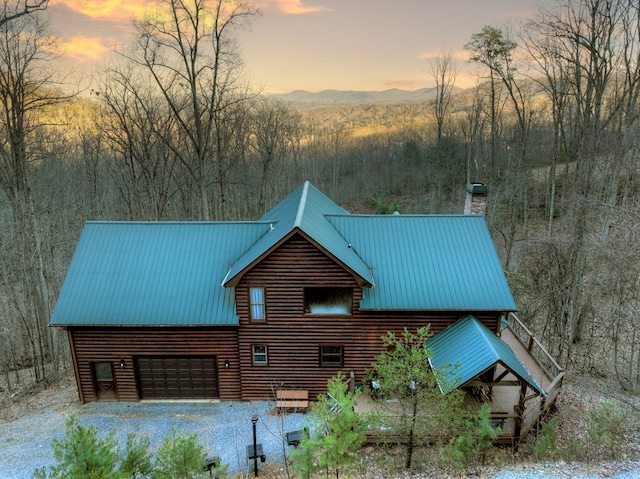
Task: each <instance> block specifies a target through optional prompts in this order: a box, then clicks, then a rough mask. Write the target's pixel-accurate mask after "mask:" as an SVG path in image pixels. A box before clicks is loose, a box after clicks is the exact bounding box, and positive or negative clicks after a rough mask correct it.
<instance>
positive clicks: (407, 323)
mask: <svg viewBox="0 0 640 479" xmlns="http://www.w3.org/2000/svg"><path fill="white" fill-rule="evenodd" d="M408 280H409V281H410V279H408ZM252 286H260V287H263V288H264V291H265V311H266V320H265V321H260V322H251V320H250V316H249V309H250V302H249V288H250V287H252ZM307 287H341V288H351V289H352V290H353V303H352V314H350V315H309V314H305V312H304V308H305V304H304V291H305V288H307ZM399 287H401V285H399ZM235 295H236V310H237V314H238V316H239V319H240V324H239V327H238V328H205V327H184V328H177V327H176V328H157V327H148V328H137V327H136V328H133V327H132V328H128V327H112V328H108V327H100V328H98V327H87V328H69V329H68V335H69V341H70V344H71V349H72V351H73V352H74V366H75V369H76V379H77V382H78V392H79V397H80V400H81V401H82V402H87V401H95V400H96V399H97V397H96V391H95V387H94V383H93V374H92V370H91V363H92V362H112V363H113V365H114V368H113V371H114V379H115V382H116V387H117V395H118V399H119V400H120V401H137V400H139V399H140V395H139V391H138V379H137V378H136V377H135V370H134V357H135V356H138V355H148V356H153V355H155V356H162V355H198V354H203V355H214V356H216V358H217V366H218V387H219V395H220V399H221V400H238V399H243V400H249V399H261V400H264V399H270V400H271V399H273V398H275V390H276V389H278V388H281V387H285V388H298V389H306V390H308V391H309V394H310V396H309V397H310V398H315V397H316V396H317V395H318V394H321V393H323V392H324V391H325V390H326V383H327V381H328V380H329V379H330V378H331V377H333V376H334V375H335V374H337V373H338V371H343V372H344V373H345V374H346V375H347V376H348V375H349V371H350V370H351V369H353V370H354V372H355V377H356V381H357V382H360V381H362V379H363V376H364V374H365V371H366V370H367V369H368V368H370V367H371V365H372V364H373V363H374V362H375V359H376V357H377V356H378V355H379V354H380V353H381V352H382V350H383V343H382V340H381V337H382V336H384V335H385V334H386V333H387V332H388V331H393V332H395V333H397V334H399V333H401V332H402V330H403V329H404V328H405V327H406V328H408V329H409V330H412V331H415V329H417V328H418V327H421V326H425V325H427V324H430V325H431V331H432V332H433V333H434V334H435V333H437V332H439V331H441V330H443V329H444V328H445V327H447V326H449V325H450V324H452V323H453V322H455V321H456V320H457V319H459V318H460V317H462V316H464V315H467V314H474V316H476V317H477V318H478V319H479V320H480V321H482V322H483V323H484V324H485V325H486V326H487V327H489V329H491V330H492V331H496V332H497V331H498V325H499V318H500V314H501V313H500V312H495V313H486V312H485V313H479V312H473V311H466V312H379V311H373V312H372V311H360V309H359V302H360V299H361V297H362V288H361V287H360V286H359V285H358V282H357V280H356V278H355V277H354V276H353V275H352V274H351V273H350V272H349V271H348V270H346V269H345V268H344V267H343V266H342V265H340V264H338V263H337V262H336V261H335V260H334V259H333V258H332V257H329V256H327V255H326V254H325V253H324V252H323V251H321V250H320V249H319V248H318V247H317V246H316V245H314V244H313V243H312V242H310V241H309V240H308V239H307V238H305V237H304V236H302V234H295V235H293V236H292V237H291V238H289V239H288V240H286V241H285V242H284V243H283V244H282V245H281V246H280V247H279V248H277V249H276V250H275V251H273V252H272V253H271V254H269V255H268V256H267V257H265V258H263V259H262V260H261V261H260V262H258V264H256V265H255V266H253V267H252V268H251V269H250V270H249V271H247V272H246V273H245V275H244V276H243V277H242V278H241V279H240V281H239V283H238V285H237V286H236V290H235ZM254 345H264V346H266V347H267V354H268V363H267V364H266V365H265V364H256V365H254V364H253V354H252V346H254ZM323 345H324V346H334V345H335V346H342V347H343V364H342V365H321V364H320V346H323ZM121 359H124V360H125V362H126V367H125V368H124V369H120V368H119V367H117V366H118V364H119V362H120V360H121ZM225 360H229V368H228V369H225V367H224V362H225Z"/></svg>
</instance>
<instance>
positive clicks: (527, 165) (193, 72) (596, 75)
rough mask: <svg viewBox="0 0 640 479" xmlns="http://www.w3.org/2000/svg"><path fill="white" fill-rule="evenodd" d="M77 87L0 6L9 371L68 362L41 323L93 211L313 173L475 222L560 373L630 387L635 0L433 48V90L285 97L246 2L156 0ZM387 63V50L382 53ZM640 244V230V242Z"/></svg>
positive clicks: (210, 196)
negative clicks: (471, 192)
mask: <svg viewBox="0 0 640 479" xmlns="http://www.w3.org/2000/svg"><path fill="white" fill-rule="evenodd" d="M160 3H161V8H159V9H158V10H157V11H155V13H153V14H151V13H149V14H148V15H147V16H146V17H145V18H144V19H139V20H136V21H135V22H134V23H133V28H134V29H135V32H136V39H135V41H134V42H133V43H132V44H131V45H128V46H127V47H126V48H124V49H122V50H121V51H119V52H118V60H117V61H116V62H114V63H113V64H110V65H108V67H107V68H106V70H105V71H101V72H97V73H96V78H97V80H95V81H94V83H93V84H92V87H91V89H88V90H81V88H80V87H79V85H78V84H74V83H73V81H71V80H70V77H69V76H65V73H64V71H61V70H60V68H59V65H61V63H60V62H59V58H58V56H57V55H56V52H57V51H58V47H57V45H56V44H55V38H54V37H53V36H51V35H50V33H49V31H48V30H47V24H46V15H47V11H46V7H47V2H46V0H45V1H42V0H40V1H34V0H30V1H29V0H27V2H26V3H25V1H24V0H21V1H18V0H3V3H2V4H0V8H3V9H4V10H3V11H0V374H2V375H4V376H5V378H6V381H7V383H8V385H9V387H12V384H13V385H15V384H16V382H17V381H18V380H19V376H18V375H17V373H15V371H17V370H21V369H29V370H31V371H32V373H33V378H34V380H36V381H38V382H42V383H45V384H46V383H48V382H51V381H54V380H56V379H57V378H58V377H59V375H60V374H68V371H69V368H70V364H69V354H68V351H67V347H68V346H67V339H66V336H65V333H64V331H60V330H57V329H54V328H49V327H48V326H47V323H48V320H49V316H50V313H51V310H52V308H53V307H54V305H55V300H56V297H57V294H58V292H59V290H60V287H61V285H62V281H63V279H64V275H65V273H66V270H67V267H68V265H69V261H70V259H71V255H72V253H73V249H74V247H75V244H76V242H77V239H78V237H79V235H80V232H81V229H82V226H83V224H84V222H85V221H87V220H136V221H147V220H148V221H157V220H203V221H209V220H242V219H256V218H258V217H259V216H260V215H261V214H262V213H263V212H265V211H266V210H267V209H268V208H269V207H270V206H271V205H273V204H274V203H275V202H277V201H279V200H280V199H282V198H283V197H284V196H285V195H286V194H288V193H289V192H291V191H292V190H293V189H294V188H296V187H297V186H299V184H300V183H301V182H303V181H304V180H310V181H311V182H312V183H314V184H315V185H316V186H318V187H319V188H320V189H321V190H323V191H324V192H325V193H326V194H328V195H329V196H330V197H331V198H333V199H334V200H336V201H337V202H338V203H340V204H341V205H343V206H344V207H345V208H346V209H348V210H349V211H352V212H377V213H383V214H384V213H390V212H393V211H394V210H398V211H400V212H401V213H461V212H462V205H463V202H464V187H465V184H466V183H467V182H468V181H482V182H484V183H486V184H487V185H488V187H489V199H488V205H489V208H488V216H487V221H488V223H489V226H490V228H491V232H492V234H493V237H494V241H495V243H496V246H497V248H498V250H499V252H500V255H501V258H502V260H503V265H504V267H505V270H506V272H507V275H508V279H509V281H510V284H511V287H512V290H513V292H514V295H515V298H516V302H517V304H518V307H519V315H520V317H521V319H523V321H524V322H525V324H526V325H527V326H528V327H529V328H530V329H532V330H533V331H534V332H535V334H537V335H538V336H539V337H540V339H541V340H542V342H543V343H544V344H545V345H546V346H547V347H548V349H549V351H550V352H551V353H552V354H553V355H555V356H556V358H557V359H558V361H559V362H560V363H561V364H562V365H563V366H564V367H566V368H567V369H569V370H572V371H585V372H590V373H592V374H597V375H600V374H602V375H604V374H606V375H610V376H612V377H615V378H617V379H618V381H619V382H620V384H621V385H622V386H623V387H625V388H627V389H630V390H638V389H640V321H639V313H640V288H639V282H640V241H637V240H636V239H637V238H636V234H637V233H638V234H640V232H639V231H637V230H638V226H639V225H640V221H639V216H640V203H639V198H640V197H639V195H638V193H639V191H638V189H639V188H640V179H639V178H638V172H639V170H638V167H639V165H638V159H639V158H640V122H639V118H638V114H639V113H640V5H639V4H638V2H637V0H557V2H556V4H555V5H553V6H549V7H547V8H545V9H543V10H541V11H540V12H539V13H537V14H536V15H534V16H532V17H531V18H528V19H525V20H523V22H522V23H521V24H519V25H510V26H509V27H497V26H495V27H492V26H482V25H479V26H478V31H477V32H469V35H468V39H469V40H468V43H467V44H466V45H465V49H466V50H467V52H468V54H469V58H470V60H469V61H470V62H471V63H472V64H475V65H477V71H478V78H477V86H476V87H474V88H469V89H465V90H461V89H459V88H457V87H456V76H457V72H458V69H459V68H460V65H459V64H457V61H456V59H455V56H454V54H453V53H452V52H442V53H441V55H440V56H439V57H438V58H436V59H434V60H431V61H430V62H429V65H428V68H427V69H428V71H430V73H431V76H432V81H433V84H434V85H435V86H436V95H435V96H434V98H433V101H431V102H428V103H424V104H417V103H415V104H405V105H388V106H380V105H375V106H374V105H360V106H351V107H346V106H345V107H332V108H328V107H327V108H315V109H305V110H302V109H296V107H295V105H292V104H287V103H284V102H281V101H277V100H274V99H273V97H270V96H268V95H264V94H262V93H261V92H259V91H257V90H256V89H255V88H254V87H253V86H252V85H251V84H249V83H248V82H247V80H246V79H245V77H244V76H243V71H242V61H241V52H240V51H239V49H238V47H237V45H236V44H235V43H234V35H235V34H236V32H237V28H238V27H240V26H242V25H243V24H245V23H246V22H250V21H259V18H256V17H255V14H256V13H257V10H255V9H254V8H253V7H252V6H251V5H249V4H245V3H243V2H231V1H229V0H162V1H161V2H160ZM381 68H384V66H382V65H381ZM636 245H638V246H636Z"/></svg>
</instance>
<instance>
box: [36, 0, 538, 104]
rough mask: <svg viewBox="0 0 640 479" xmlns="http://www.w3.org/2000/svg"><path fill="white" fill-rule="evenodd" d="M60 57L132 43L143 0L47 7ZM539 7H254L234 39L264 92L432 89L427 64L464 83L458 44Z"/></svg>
mask: <svg viewBox="0 0 640 479" xmlns="http://www.w3.org/2000/svg"><path fill="white" fill-rule="evenodd" d="M50 1H51V3H50V6H49V8H48V13H49V15H50V17H51V25H52V28H53V30H54V33H55V34H56V35H58V36H59V37H60V38H61V39H62V40H63V42H64V44H65V46H66V55H67V57H69V58H70V59H71V60H73V62H75V63H77V64H78V65H80V67H81V68H82V69H84V70H86V71H90V70H92V69H94V68H95V67H98V66H100V65H103V64H104V63H105V62H108V61H109V58H110V51H111V49H112V48H113V47H114V46H115V45H118V44H128V43H129V42H130V41H131V39H132V36H131V35H132V33H131V22H130V20H131V18H133V17H136V16H140V15H142V14H143V12H144V10H145V7H146V6H147V5H148V4H149V3H150V0H50ZM538 3H539V0H484V1H479V0H256V1H254V4H255V5H256V6H258V7H259V8H260V10H261V12H262V15H261V16H256V17H254V18H253V20H252V22H251V24H250V25H249V26H248V27H244V28H243V29H241V30H238V31H237V32H236V35H235V36H236V39H237V41H238V43H239V46H240V51H241V55H242V58H243V60H244V63H245V70H246V72H247V74H248V75H249V78H250V79H251V80H252V81H253V82H254V83H255V84H258V85H261V86H262V87H264V89H265V90H266V91H269V92H273V93H283V92H288V91H292V90H296V89H302V90H309V91H321V90H325V89H336V90H366V91H378V90H385V89H388V88H401V89H406V90H415V89H418V88H424V87H429V86H433V80H432V79H431V77H430V74H429V62H428V59H429V58H430V57H433V56H434V55H437V54H438V53H439V52H442V51H445V50H451V51H453V52H454V53H455V54H456V56H458V55H459V56H460V60H459V63H460V65H459V67H460V70H461V72H460V74H459V75H458V85H459V86H471V82H472V80H471V75H469V73H471V71H470V69H471V67H470V66H469V65H467V63H466V61H465V60H464V58H463V57H464V53H463V51H462V47H463V45H464V44H465V43H466V42H467V41H468V40H469V38H470V36H471V35H472V34H473V33H477V32H479V31H480V30H481V29H482V27H483V26H484V25H492V26H496V27H503V26H505V25H506V24H507V23H508V22H512V21H514V20H517V19H518V18H524V17H528V16H530V15H532V14H533V13H535V11H536V8H537V5H538Z"/></svg>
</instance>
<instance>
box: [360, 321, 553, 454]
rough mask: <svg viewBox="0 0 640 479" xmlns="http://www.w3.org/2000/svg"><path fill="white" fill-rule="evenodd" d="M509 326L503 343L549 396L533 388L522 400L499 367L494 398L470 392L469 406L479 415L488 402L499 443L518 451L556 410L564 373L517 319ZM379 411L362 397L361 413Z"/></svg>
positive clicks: (517, 388)
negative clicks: (499, 431)
mask: <svg viewBox="0 0 640 479" xmlns="http://www.w3.org/2000/svg"><path fill="white" fill-rule="evenodd" d="M509 323H510V325H511V326H509V327H507V328H505V329H504V330H503V331H502V336H501V337H502V339H503V340H504V341H505V342H506V343H507V344H508V345H509V346H510V347H511V349H512V350H513V352H514V353H515V355H516V356H517V357H518V359H519V360H520V361H521V362H522V364H524V366H525V367H526V368H527V370H528V371H529V373H530V374H531V376H532V377H533V378H534V379H535V380H536V382H537V383H538V385H540V386H541V387H542V389H543V390H544V391H545V393H546V394H545V395H544V396H540V395H539V394H538V393H537V392H536V391H534V390H533V389H531V388H530V387H529V388H527V389H526V391H525V393H524V396H523V397H522V398H521V393H522V388H521V386H520V385H519V384H518V381H517V378H516V377H515V376H514V375H513V374H511V373H508V374H506V375H505V376H504V377H501V375H502V373H504V372H505V369H504V368H503V367H502V366H497V367H496V370H495V372H494V375H493V376H494V378H500V381H499V382H496V383H493V384H492V385H491V388H490V389H491V391H490V395H488V396H487V397H483V398H482V399H480V398H478V397H476V396H474V395H473V394H471V393H470V389H468V390H467V395H466V397H465V406H466V407H467V408H469V409H470V410H472V411H477V410H479V409H480V407H481V406H482V404H483V402H487V403H488V404H489V405H490V406H491V411H492V422H493V424H494V425H495V426H500V427H501V428H502V434H501V435H500V436H499V437H498V440H497V441H496V443H499V444H507V445H512V446H514V447H515V446H517V444H518V443H519V442H520V439H521V438H522V437H524V436H526V434H527V433H528V432H529V431H530V430H531V429H532V428H533V427H534V426H535V425H536V424H537V422H538V421H539V419H540V417H541V416H543V415H544V414H545V413H546V412H547V411H548V410H549V409H550V408H551V407H552V406H553V404H554V402H555V400H556V398H557V396H558V394H559V392H560V388H561V386H562V380H563V377H564V371H563V369H562V368H561V367H560V366H559V365H558V364H557V363H556V362H555V360H554V359H553V358H552V357H551V356H550V355H549V353H548V352H547V351H546V350H545V349H544V347H543V346H542V345H541V344H540V343H539V342H538V341H537V340H536V339H535V337H534V336H533V335H532V334H531V333H530V332H529V331H528V330H527V329H526V327H525V326H524V325H523V324H522V323H521V322H520V320H519V319H518V318H517V317H515V315H512V316H510V318H509ZM521 399H522V403H523V404H524V411H523V413H522V420H521V422H520V420H519V417H520V416H519V414H518V405H519V404H520V403H521ZM376 407H378V403H377V402H376V401H374V400H373V399H371V397H370V396H369V395H368V394H367V393H366V392H365V393H363V394H361V395H360V396H359V397H358V403H357V405H356V411H357V412H359V413H366V412H369V411H371V410H373V409H375V408H376ZM518 429H519V432H518Z"/></svg>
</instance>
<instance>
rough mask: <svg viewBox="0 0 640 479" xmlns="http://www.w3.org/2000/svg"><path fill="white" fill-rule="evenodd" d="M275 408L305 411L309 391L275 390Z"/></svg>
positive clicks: (307, 404)
mask: <svg viewBox="0 0 640 479" xmlns="http://www.w3.org/2000/svg"><path fill="white" fill-rule="evenodd" d="M276 407H277V408H282V409H307V408H308V407H309V391H307V390H306V389H278V390H276Z"/></svg>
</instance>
